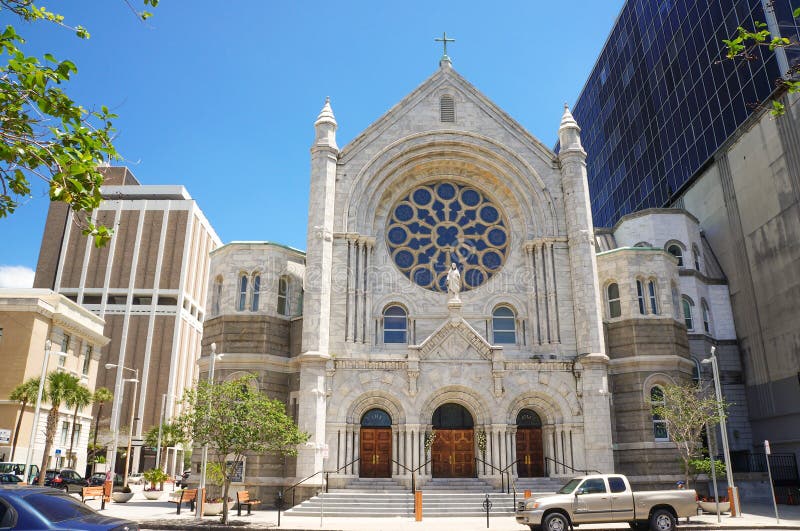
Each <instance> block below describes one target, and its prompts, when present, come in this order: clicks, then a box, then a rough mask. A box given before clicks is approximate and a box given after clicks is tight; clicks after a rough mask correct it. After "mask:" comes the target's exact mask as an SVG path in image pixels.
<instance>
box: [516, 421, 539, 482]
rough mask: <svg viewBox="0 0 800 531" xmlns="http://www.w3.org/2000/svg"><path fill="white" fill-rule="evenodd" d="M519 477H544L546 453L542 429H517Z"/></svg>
mask: <svg viewBox="0 0 800 531" xmlns="http://www.w3.org/2000/svg"><path fill="white" fill-rule="evenodd" d="M517 459H518V461H517V475H518V476H519V477H521V478H539V477H542V476H544V451H543V449H542V429H541V428H517Z"/></svg>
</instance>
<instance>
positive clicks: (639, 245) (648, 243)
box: [634, 242, 652, 247]
mask: <svg viewBox="0 0 800 531" xmlns="http://www.w3.org/2000/svg"><path fill="white" fill-rule="evenodd" d="M634 247H652V245H650V242H639V243H637V244H636V245H634Z"/></svg>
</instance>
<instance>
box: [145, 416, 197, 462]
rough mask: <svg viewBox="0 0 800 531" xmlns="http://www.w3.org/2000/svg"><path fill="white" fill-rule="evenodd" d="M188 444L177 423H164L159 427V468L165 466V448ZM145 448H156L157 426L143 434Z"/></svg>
mask: <svg viewBox="0 0 800 531" xmlns="http://www.w3.org/2000/svg"><path fill="white" fill-rule="evenodd" d="M185 442H188V441H187V440H186V437H185V436H184V434H183V428H182V427H181V426H180V425H179V424H178V423H177V422H165V423H164V424H162V425H161V459H162V462H161V467H162V468H163V467H165V466H166V460H165V459H164V452H165V451H166V449H167V448H172V447H175V446H178V445H179V444H183V443H185ZM144 444H145V446H150V447H151V448H156V447H157V446H158V426H153V427H151V428H150V429H149V430H147V433H145V434H144Z"/></svg>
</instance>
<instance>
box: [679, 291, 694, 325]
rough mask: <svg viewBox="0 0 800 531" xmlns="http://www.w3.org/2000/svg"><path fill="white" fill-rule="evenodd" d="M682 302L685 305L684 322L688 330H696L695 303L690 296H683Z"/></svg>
mask: <svg viewBox="0 0 800 531" xmlns="http://www.w3.org/2000/svg"><path fill="white" fill-rule="evenodd" d="M681 304H682V305H683V322H684V323H686V330H694V319H693V315H692V314H693V312H694V303H693V302H692V300H691V299H690V298H689V297H683V298H682V299H681Z"/></svg>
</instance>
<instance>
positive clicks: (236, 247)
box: [200, 56, 750, 495]
mask: <svg viewBox="0 0 800 531" xmlns="http://www.w3.org/2000/svg"><path fill="white" fill-rule="evenodd" d="M314 127H315V140H314V143H313V145H312V147H311V160H312V164H311V189H310V199H309V215H308V228H307V250H306V252H305V253H303V252H301V251H298V250H296V249H291V248H287V247H284V246H281V245H278V244H273V243H269V242H232V243H229V244H227V245H224V246H222V247H220V248H218V249H216V250H215V251H213V252H212V253H211V267H210V277H209V286H210V287H209V290H210V293H209V296H208V300H209V308H208V310H207V315H208V317H207V319H206V321H205V324H204V327H205V328H204V337H203V346H204V348H203V351H204V357H203V358H201V361H200V363H201V377H205V375H204V374H203V371H204V368H205V366H206V364H207V359H208V352H209V351H210V345H211V343H216V347H217V352H221V353H224V354H225V356H224V357H223V358H222V360H220V361H219V362H217V365H216V372H215V374H217V375H218V376H217V378H232V377H235V376H236V375H239V374H241V373H242V372H250V373H255V374H256V375H257V377H258V380H259V384H260V386H261V388H262V389H263V390H265V391H266V392H268V393H269V394H271V395H272V396H274V397H277V398H280V399H281V400H283V401H285V402H286V404H287V408H288V409H289V411H290V412H291V413H292V415H293V416H294V417H295V419H296V420H297V422H298V424H299V426H300V428H301V429H302V430H303V431H305V432H307V433H309V434H310V440H309V442H308V443H307V444H305V445H304V446H303V447H301V448H300V449H299V451H298V455H297V457H296V458H291V459H279V458H276V457H275V456H256V455H254V456H249V457H248V461H247V463H246V465H245V477H244V478H243V481H242V482H243V483H245V484H246V485H247V486H248V489H250V490H259V489H263V490H264V493H263V494H262V495H268V493H269V492H270V491H274V490H276V489H279V488H283V487H286V486H288V485H291V484H293V483H295V482H296V481H299V480H301V479H303V478H305V477H308V476H312V475H313V474H315V473H317V472H320V471H326V472H330V474H329V475H328V478H329V481H330V482H331V485H338V486H342V485H347V484H348V483H349V482H352V481H353V480H355V479H356V478H359V477H370V478H375V477H384V478H393V479H395V480H396V481H398V482H400V483H403V484H406V485H408V484H410V482H411V476H412V474H413V475H414V476H415V478H417V481H418V484H422V485H424V484H425V483H426V482H429V481H431V480H433V479H437V478H456V477H469V478H480V479H483V480H484V481H486V482H487V483H490V484H494V485H499V484H500V482H501V476H503V475H505V474H506V473H509V474H510V475H511V476H513V477H514V478H516V479H518V480H519V479H521V478H528V477H560V476H567V475H571V474H574V473H580V472H582V471H584V470H597V471H601V472H612V471H617V472H623V473H628V474H631V475H633V476H636V477H640V478H642V481H643V482H644V481H649V482H658V481H666V480H667V479H669V478H671V477H672V476H671V474H677V473H678V472H679V470H678V464H677V460H676V457H677V456H676V453H675V448H674V445H673V444H672V443H670V442H669V437H668V434H666V433H665V432H664V431H663V427H662V426H661V425H660V424H659V420H658V419H657V418H655V417H654V416H653V414H652V411H651V409H652V404H653V401H654V400H655V401H657V399H658V392H657V388H658V386H659V385H665V384H668V383H685V382H688V381H691V380H692V379H693V378H694V379H695V380H696V379H698V378H699V377H700V376H701V374H702V373H701V371H700V365H699V363H698V360H700V359H702V358H704V357H706V356H707V352H708V349H707V347H708V346H709V345H717V348H718V349H719V354H718V355H719V356H720V357H721V358H722V360H723V361H722V363H723V366H724V367H727V369H728V374H729V375H733V376H731V379H730V381H731V382H734V384H735V381H736V374H740V373H741V367H739V366H738V365H737V363H738V361H737V360H738V351H737V347H736V341H735V331H734V330H733V328H732V320H731V317H730V303H729V294H728V293H727V287H726V285H725V280H724V275H723V274H722V273H721V272H720V271H719V268H718V267H715V266H714V264H715V262H714V259H713V254H712V253H710V252H708V249H707V245H706V244H705V242H704V239H703V238H702V235H701V234H700V232H699V229H698V228H697V220H696V219H693V218H692V217H691V216H690V215H687V214H686V213H685V212H683V211H679V210H657V211H645V212H642V213H638V214H634V215H631V216H629V217H626V218H625V219H623V220H621V221H620V223H619V224H618V225H617V226H615V227H614V228H613V229H611V230H603V231H597V232H596V231H595V230H594V228H593V226H592V221H591V219H592V218H591V212H590V206H589V195H588V187H587V181H586V165H585V160H586V153H585V152H584V150H583V148H582V146H581V142H580V128H579V127H578V124H577V123H576V122H575V120H574V119H573V118H572V115H571V114H570V112H569V110H568V109H566V108H565V111H564V115H563V118H562V121H561V125H560V128H559V132H558V133H559V141H560V146H561V149H560V151H559V153H557V154H556V153H555V152H553V151H552V150H551V149H549V148H547V147H546V146H544V145H543V144H542V143H541V142H539V141H538V140H537V139H535V138H534V137H533V136H531V135H530V134H529V133H528V132H527V131H525V130H524V129H523V128H522V127H521V126H520V125H519V124H518V123H517V122H515V121H514V120H513V119H512V118H511V117H509V116H508V115H507V114H506V113H504V112H503V111H502V110H501V109H499V108H498V107H497V106H495V105H494V104H493V103H492V102H491V101H489V100H488V99H487V98H486V97H485V96H484V95H483V94H481V93H480V92H479V91H478V90H477V89H475V87H473V86H472V85H471V84H470V83H469V82H467V81H466V80H465V79H464V78H463V77H461V76H460V75H459V74H458V73H457V72H455V70H454V69H453V68H452V65H451V63H450V61H449V59H447V57H446V56H445V57H444V58H443V60H442V62H441V63H440V68H439V69H438V70H437V72H435V73H434V74H433V76H431V77H430V78H429V79H428V80H426V81H425V82H424V83H423V84H422V85H421V86H420V87H418V88H417V89H416V90H415V91H413V92H412V93H411V94H409V95H408V96H407V97H406V98H404V99H403V100H402V101H401V102H400V103H398V104H397V105H396V106H395V107H393V108H392V109H390V110H389V111H388V112H387V113H386V114H385V115H384V116H383V117H381V118H380V119H379V120H378V121H376V122H375V123H374V124H372V125H371V126H370V127H369V128H367V129H366V130H365V131H364V132H363V133H362V134H361V135H359V136H358V137H357V138H355V139H354V140H353V141H352V142H350V143H349V144H348V145H347V146H345V147H344V148H339V146H338V144H337V141H336V128H337V121H336V118H335V116H334V113H333V110H332V107H331V105H330V103H329V102H326V103H325V106H324V107H323V109H322V111H321V112H320V114H319V116H318V118H317V120H316V122H315V124H314ZM676 253H677V254H676ZM678 255H680V256H678ZM694 265H696V266H697V268H696V270H695V268H693V267H691V266H694ZM690 301H691V306H689V305H688V304H684V302H686V303H688V302H690ZM687 312H688V313H687ZM692 312H695V313H692ZM712 314H713V315H714V320H713V324H711V323H712V321H711V317H710V316H711V315H712ZM726 363H727V365H725V364H726ZM737 371H738V373H737ZM732 385H733V384H732ZM654 389H655V391H654ZM726 392H736V389H735V385H734V386H733V387H731V386H726ZM736 407H740V408H742V407H744V406H743V405H742V404H741V403H740V404H739V405H738V406H736ZM742 411H743V410H742ZM737 418H739V417H737ZM741 418H744V419H746V415H745V414H744V413H742V416H741ZM741 422H743V425H742V426H741V427H740V429H741V432H740V433H741V438H739V439H737V440H736V441H735V442H736V444H740V446H741V448H742V449H747V448H749V446H748V445H749V444H750V441H749V440H748V439H747V437H748V434H749V431H748V429H747V426H746V425H744V424H746V421H741ZM322 478H323V475H322V474H319V475H317V476H314V477H312V478H311V479H309V480H308V482H307V483H306V484H308V485H309V487H311V488H313V486H314V485H316V484H318V483H320V482H321V481H322ZM673 481H674V480H673Z"/></svg>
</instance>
